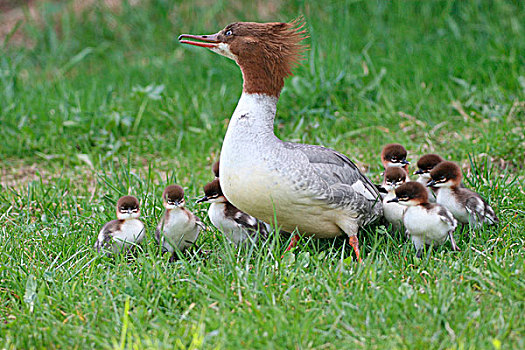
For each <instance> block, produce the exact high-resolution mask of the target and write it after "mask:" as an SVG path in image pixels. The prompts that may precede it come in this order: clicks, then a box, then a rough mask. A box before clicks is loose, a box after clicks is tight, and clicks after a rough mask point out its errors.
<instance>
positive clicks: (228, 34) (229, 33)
mask: <svg viewBox="0 0 525 350" xmlns="http://www.w3.org/2000/svg"><path fill="white" fill-rule="evenodd" d="M232 34H233V32H232V31H231V30H228V31H227V32H226V33H224V35H226V36H230V35H232Z"/></svg>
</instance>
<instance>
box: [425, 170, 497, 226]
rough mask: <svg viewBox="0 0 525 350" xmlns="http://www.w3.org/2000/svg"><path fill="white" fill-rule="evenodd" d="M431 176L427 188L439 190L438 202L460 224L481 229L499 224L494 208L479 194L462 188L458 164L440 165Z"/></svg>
mask: <svg viewBox="0 0 525 350" xmlns="http://www.w3.org/2000/svg"><path fill="white" fill-rule="evenodd" d="M430 176H431V178H432V180H431V181H430V182H429V183H428V184H427V186H434V187H437V188H439V191H438V193H437V197H436V202H437V203H439V204H441V205H443V206H444V207H445V208H447V209H448V210H450V211H451V212H452V214H453V215H454V217H455V218H456V219H457V220H458V221H459V222H460V223H462V224H464V225H465V224H469V225H470V226H471V227H472V228H480V227H481V226H483V224H488V225H494V224H497V223H498V222H499V220H498V217H497V216H496V214H495V213H494V210H493V209H492V207H491V206H490V205H489V204H488V203H487V202H486V201H485V200H484V199H483V198H482V197H481V196H480V195H479V194H477V193H476V192H474V191H471V190H469V189H467V188H463V187H461V179H462V178H463V174H462V173H461V169H460V168H459V166H458V165H457V164H456V163H453V162H442V163H439V164H438V165H437V166H436V167H435V168H434V169H432V171H431V172H430Z"/></svg>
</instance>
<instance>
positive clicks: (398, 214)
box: [383, 166, 407, 229]
mask: <svg viewBox="0 0 525 350" xmlns="http://www.w3.org/2000/svg"><path fill="white" fill-rule="evenodd" d="M384 176H385V178H384V180H383V188H384V189H385V190H387V191H388V193H387V195H386V196H385V198H383V211H384V215H385V219H386V220H387V221H388V222H389V223H390V224H392V226H393V227H394V228H395V229H400V228H401V227H402V226H403V215H404V214H405V210H406V206H404V205H401V204H399V203H391V202H390V200H391V199H393V198H395V197H396V188H398V187H399V186H401V185H402V184H404V183H405V182H406V180H407V173H406V171H405V170H404V169H403V168H398V167H392V166H390V167H388V168H386V170H385V174H384Z"/></svg>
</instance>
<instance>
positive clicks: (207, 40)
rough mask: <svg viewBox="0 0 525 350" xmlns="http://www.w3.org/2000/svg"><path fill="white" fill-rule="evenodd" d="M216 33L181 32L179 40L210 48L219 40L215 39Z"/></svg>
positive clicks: (183, 42) (215, 45)
mask: <svg viewBox="0 0 525 350" xmlns="http://www.w3.org/2000/svg"><path fill="white" fill-rule="evenodd" d="M218 34H219V33H215V34H208V35H192V34H182V35H180V36H179V42H180V43H181V44H190V45H194V46H200V47H206V48H208V49H211V48H214V47H217V45H218V44H219V43H220V41H219V40H218V39H217V35H218ZM183 39H196V40H200V41H191V40H183Z"/></svg>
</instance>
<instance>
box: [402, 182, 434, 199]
mask: <svg viewBox="0 0 525 350" xmlns="http://www.w3.org/2000/svg"><path fill="white" fill-rule="evenodd" d="M396 198H397V199H398V202H399V203H400V204H405V205H418V204H425V203H428V192H427V189H426V188H425V186H423V185H422V184H420V183H419V182H406V183H404V184H402V185H401V186H399V187H398V188H396Z"/></svg>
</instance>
